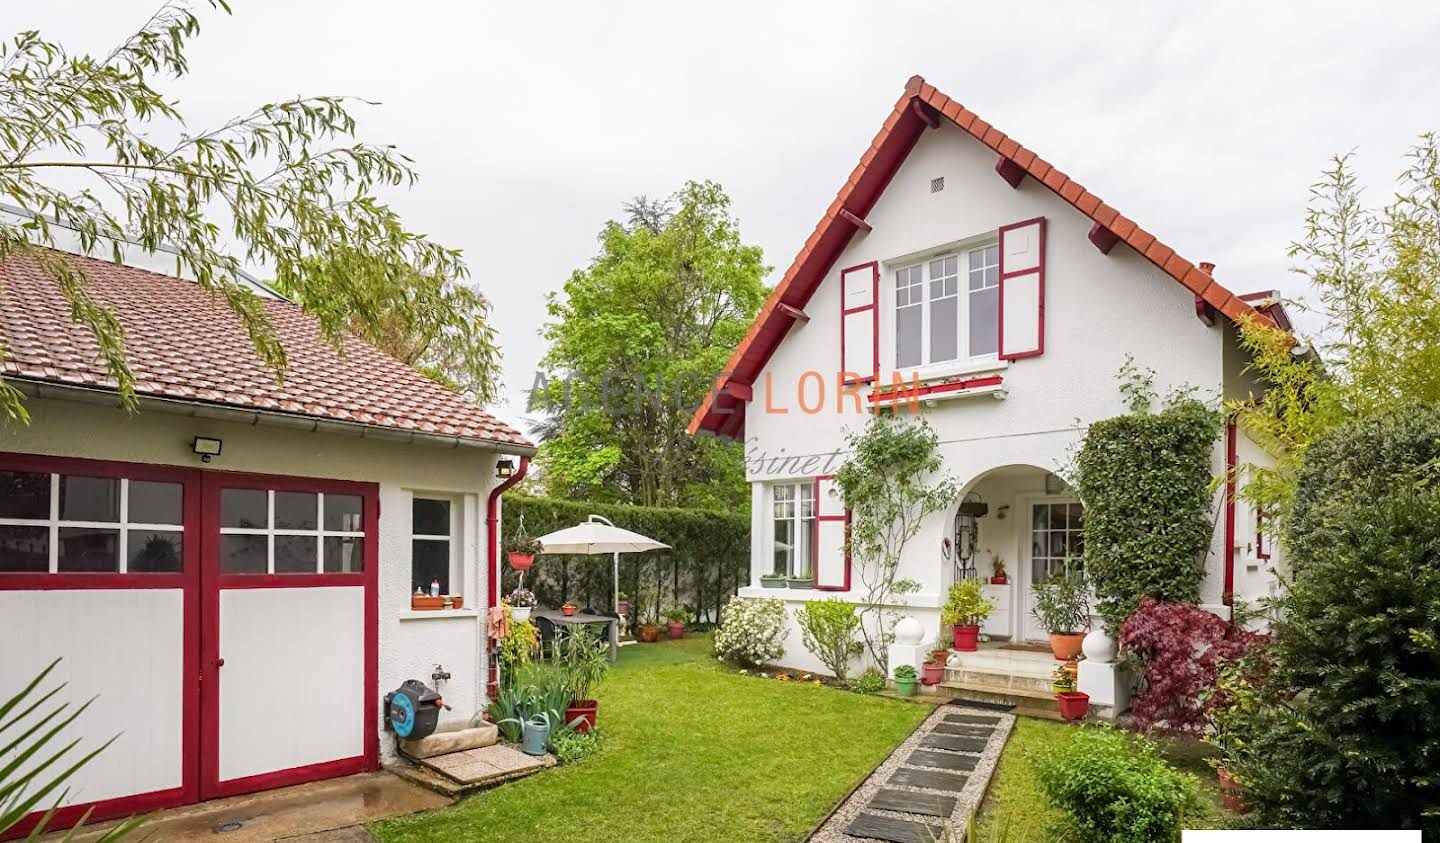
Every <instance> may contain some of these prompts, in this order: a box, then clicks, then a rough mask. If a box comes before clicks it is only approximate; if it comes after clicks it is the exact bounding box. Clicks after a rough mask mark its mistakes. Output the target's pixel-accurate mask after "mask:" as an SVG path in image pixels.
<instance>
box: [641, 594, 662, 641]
mask: <svg viewBox="0 0 1440 843" xmlns="http://www.w3.org/2000/svg"><path fill="white" fill-rule="evenodd" d="M635 615H636V618H635V619H636V620H637V621H639V622H640V625H639V626H637V627H636V628H635V637H636V638H637V639H639V640H640V641H641V643H644V644H654V643H655V642H656V641H659V640H660V591H659V589H657V588H655V587H654V586H646V587H645V588H642V589H641V590H640V595H639V598H638V599H637V600H636V601H635Z"/></svg>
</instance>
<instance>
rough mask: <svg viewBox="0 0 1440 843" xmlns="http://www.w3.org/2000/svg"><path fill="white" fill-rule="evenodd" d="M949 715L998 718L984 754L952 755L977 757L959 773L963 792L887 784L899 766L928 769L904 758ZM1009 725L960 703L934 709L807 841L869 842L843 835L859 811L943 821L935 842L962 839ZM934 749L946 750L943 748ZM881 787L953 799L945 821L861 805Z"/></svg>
mask: <svg viewBox="0 0 1440 843" xmlns="http://www.w3.org/2000/svg"><path fill="white" fill-rule="evenodd" d="M952 714H968V715H976V716H980V717H998V718H999V722H998V723H996V724H995V725H994V731H993V732H991V733H990V737H989V740H988V741H987V742H986V744H985V749H984V751H982V752H980V753H965V752H962V753H955V754H957V755H967V756H970V757H972V758H976V759H977V761H976V764H975V769H974V770H972V771H970V772H968V773H964V774H963V775H966V776H967V777H968V778H967V779H966V781H965V786H964V789H963V790H961V791H960V792H959V793H958V794H957V793H954V792H946V791H938V790H928V789H925V788H919V787H907V786H904V785H897V784H893V783H891V782H890V776H891V775H892V774H893V773H894V772H895V771H896V770H898V769H900V768H902V767H908V768H911V769H922V770H924V769H930V768H922V767H915V766H914V765H912V764H908V763H906V759H908V758H909V757H910V753H912V752H914V751H915V750H916V749H919V748H921V747H920V744H921V742H922V741H924V740H925V737H926V736H927V735H929V734H930V733H931V732H933V731H934V730H935V726H936V725H937V724H939V723H943V722H945V717H946V716H947V715H952ZM1014 725H1015V716H1014V715H1013V714H1006V713H1003V712H999V711H994V710H991V709H980V708H969V707H965V706H960V705H942V706H937V707H936V708H935V711H934V713H932V714H931V715H930V716H929V717H928V718H926V719H925V722H923V723H921V724H920V727H919V728H917V729H916V730H915V732H914V733H913V734H911V735H910V737H908V738H906V739H905V742H904V743H902V744H900V746H898V747H896V748H895V751H894V752H892V753H890V757H889V758H887V759H885V760H884V761H883V762H882V763H881V764H880V766H879V767H876V768H875V770H874V771H873V772H872V773H871V774H870V777H869V778H867V779H866V780H865V781H864V783H862V784H861V785H860V787H858V788H856V790H855V792H854V793H852V794H850V798H849V799H847V800H845V803H844V804H843V805H841V806H840V807H839V808H837V809H835V813H833V814H831V815H830V818H829V819H828V820H826V821H825V824H824V825H822V826H821V827H820V829H819V830H818V831H816V832H815V833H814V834H813V835H811V837H810V840H811V841H812V842H813V843H860V841H866V840H871V838H867V837H854V836H852V835H849V834H846V833H845V829H846V828H847V827H848V826H849V825H850V824H851V823H852V822H853V821H854V820H855V818H856V817H858V816H859V815H860V814H862V813H866V814H876V815H879V816H883V817H891V818H893V819H898V820H909V821H911V822H917V823H925V824H941V823H942V822H943V824H944V826H945V828H946V829H947V830H948V832H949V837H948V838H946V837H941V838H940V840H941V841H945V840H951V841H961V840H964V839H965V826H966V824H967V823H968V822H969V819H970V817H971V815H972V814H974V812H975V811H976V809H977V808H978V807H979V805H980V800H982V799H983V798H984V797H985V788H986V787H987V786H988V785H989V784H990V776H991V775H993V774H994V772H995V765H996V764H997V763H998V762H999V760H1000V753H1001V751H1003V750H1004V748H1005V741H1006V740H1008V739H1009V737H1010V730H1011V729H1012V728H1013V727H1014ZM927 749H928V747H927ZM936 751H937V752H947V751H948V750H936ZM945 772H953V771H945ZM882 788H884V789H888V790H909V791H914V792H916V793H935V794H943V795H946V796H953V797H955V809H954V810H953V811H952V812H951V813H950V817H949V818H948V819H947V820H942V819H941V818H938V817H927V816H922V815H918V814H907V813H898V812H895V811H881V810H877V809H874V808H867V807H866V806H867V805H869V803H870V800H871V798H872V797H874V796H875V794H876V792H878V791H879V790H881V789H882Z"/></svg>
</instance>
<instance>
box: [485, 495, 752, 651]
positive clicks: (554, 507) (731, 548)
mask: <svg viewBox="0 0 1440 843" xmlns="http://www.w3.org/2000/svg"><path fill="white" fill-rule="evenodd" d="M503 503H504V514H503V516H502V521H503V524H502V527H501V529H502V533H503V538H504V539H506V540H509V539H510V538H512V537H513V536H514V535H515V533H516V531H517V530H518V529H519V527H520V523H521V518H522V517H523V518H524V524H525V533H526V534H527V535H529V536H531V537H539V536H543V535H545V534H546V533H550V532H553V531H555V530H560V529H564V528H565V527H573V526H575V525H576V524H580V523H582V522H583V521H585V520H586V518H588V517H589V516H590V515H600V516H603V517H605V518H608V519H610V520H611V521H613V522H615V526H617V527H623V528H624V529H626V530H634V531H635V532H637V533H641V534H643V535H646V536H649V537H650V538H652V539H655V540H656V541H659V542H664V543H665V544H668V545H670V547H671V549H670V550H659V551H650V552H648V553H622V554H620V591H622V592H624V593H625V594H627V595H629V596H630V602H631V605H632V611H635V610H636V609H638V608H639V606H638V605H637V602H638V601H640V600H642V599H643V598H644V597H646V596H648V595H650V594H652V593H653V594H657V595H658V602H659V608H660V611H661V612H662V613H663V612H664V611H665V610H667V609H670V608H674V607H685V608H687V610H688V613H689V615H690V618H691V622H692V623H701V624H706V623H715V622H716V621H717V620H718V619H719V616H720V607H721V606H722V605H724V603H725V601H726V600H729V599H730V597H732V596H733V595H734V594H735V591H736V589H738V588H739V587H740V586H742V585H745V584H747V583H748V582H749V580H750V518H749V515H748V514H745V515H736V514H732V513H728V512H713V511H707V510H700V509H664V508H659V507H647V506H617V505H613V504H596V503H586V502H584V501H567V500H558V499H555V498H539V497H527V496H524V495H505V497H504V499H503ZM612 571H613V566H612V563H611V558H610V556H609V555H608V554H606V555H597V556H569V555H566V556H550V555H542V556H539V557H537V558H536V560H535V566H534V567H533V568H531V569H530V572H529V573H527V574H526V576H525V585H526V586H527V587H528V588H530V589H531V590H533V591H534V592H535V596H536V597H537V598H538V599H539V601H540V605H542V606H559V605H561V604H562V603H564V602H565V601H567V600H569V601H570V602H572V603H574V604H575V605H577V606H582V607H583V606H593V607H594V608H596V609H604V608H607V607H608V606H609V605H610V595H611V593H612V591H611V589H612V588H613V586H614V582H613V574H612ZM518 582H519V576H518V574H517V573H516V572H515V571H513V570H510V568H509V566H508V565H506V566H505V574H504V577H503V578H502V588H503V591H502V592H501V593H502V594H508V593H509V592H510V590H511V589H513V588H514V587H515V586H516V585H517V584H518ZM647 602H648V601H647ZM649 614H650V612H649V610H648V609H647V611H646V615H647V616H648V615H649Z"/></svg>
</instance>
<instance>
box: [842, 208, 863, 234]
mask: <svg viewBox="0 0 1440 843" xmlns="http://www.w3.org/2000/svg"><path fill="white" fill-rule="evenodd" d="M840 219H842V220H845V221H846V222H848V223H850V224H851V225H853V226H855V228H856V229H858V230H859V231H865V232H869V231H870V223H868V222H866V221H865V220H863V219H861V218H860V217H859V216H858V215H857V214H855V213H853V212H851V211H849V210H847V209H845V208H841V209H840Z"/></svg>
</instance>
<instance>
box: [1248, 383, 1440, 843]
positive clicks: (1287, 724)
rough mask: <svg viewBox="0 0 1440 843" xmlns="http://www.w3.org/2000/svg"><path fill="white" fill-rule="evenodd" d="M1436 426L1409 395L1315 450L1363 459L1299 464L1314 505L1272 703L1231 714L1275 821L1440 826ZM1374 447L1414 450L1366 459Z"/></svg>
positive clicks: (1254, 798) (1431, 831)
mask: <svg viewBox="0 0 1440 843" xmlns="http://www.w3.org/2000/svg"><path fill="white" fill-rule="evenodd" d="M1436 439H1440V413H1436V412H1435V411H1434V410H1433V409H1432V408H1420V407H1408V408H1402V409H1401V410H1399V411H1396V413H1395V414H1392V415H1390V416H1389V417H1386V418H1378V419H1374V420H1368V421H1364V422H1356V423H1352V424H1349V425H1346V426H1343V427H1341V428H1338V429H1337V430H1335V431H1333V432H1332V433H1330V434H1327V435H1326V437H1324V438H1322V439H1321V440H1320V441H1318V442H1316V444H1315V445H1313V446H1312V447H1311V448H1310V451H1309V453H1308V454H1307V457H1306V459H1307V461H1308V460H1313V459H1325V460H1334V461H1337V462H1341V463H1344V464H1346V465H1348V466H1349V467H1348V468H1344V469H1340V470H1332V469H1333V468H1334V466H1326V467H1315V468H1313V469H1311V468H1309V467H1308V466H1307V468H1306V470H1304V471H1302V473H1301V475H1300V477H1299V480H1298V485H1297V487H1296V493H1295V496H1296V502H1297V509H1298V508H1299V503H1300V501H1302V500H1303V501H1304V502H1305V510H1306V511H1305V512H1304V513H1303V514H1301V513H1297V516H1296V517H1295V518H1293V519H1292V520H1291V521H1290V522H1289V525H1288V527H1289V534H1288V539H1289V542H1288V546H1289V548H1290V549H1291V551H1292V554H1293V556H1294V557H1298V558H1299V559H1300V560H1301V564H1299V565H1298V566H1297V568H1296V570H1295V572H1294V576H1293V581H1292V583H1291V585H1290V588H1289V590H1288V593H1287V594H1286V596H1285V598H1284V602H1283V605H1282V608H1283V611H1282V612H1281V613H1280V619H1279V620H1278V621H1277V622H1276V624H1275V643H1274V645H1273V647H1272V648H1270V650H1269V653H1268V655H1269V656H1270V657H1271V658H1272V659H1273V660H1274V663H1275V666H1274V670H1273V672H1272V673H1271V674H1270V676H1269V679H1268V681H1267V682H1266V684H1265V687H1264V689H1263V690H1264V694H1263V696H1262V699H1261V704H1259V705H1254V704H1252V707H1251V710H1247V711H1244V712H1241V713H1242V714H1243V715H1244V716H1243V717H1231V718H1229V722H1228V731H1229V733H1230V735H1229V737H1233V739H1232V740H1229V741H1227V743H1228V744H1229V747H1230V748H1229V750H1228V752H1229V757H1227V759H1226V764H1227V767H1230V768H1233V771H1234V772H1235V773H1236V774H1237V776H1238V777H1239V779H1240V780H1241V782H1242V784H1243V785H1244V786H1245V787H1246V788H1247V790H1248V791H1249V797H1248V798H1249V801H1250V803H1251V804H1252V805H1253V806H1254V808H1255V813H1256V817H1257V820H1258V821H1260V822H1262V823H1265V824H1268V825H1275V826H1283V827H1292V826H1305V827H1320V828H1350V829H1353V828H1410V829H1415V828H1420V829H1423V830H1424V831H1425V833H1426V836H1427V838H1428V837H1430V836H1433V835H1437V834H1440V784H1437V783H1440V729H1437V728H1436V723H1440V641H1437V624H1440V621H1437V618H1440V488H1437V487H1436V486H1434V485H1431V483H1429V482H1427V481H1426V480H1425V475H1426V474H1428V473H1430V472H1431V471H1432V470H1433V467H1427V465H1428V463H1429V461H1430V459H1431V456H1430V454H1431V452H1432V450H1433V447H1426V446H1424V445H1423V444H1421V443H1423V442H1425V441H1427V440H1429V441H1434V440H1436ZM1340 440H1344V441H1340ZM1366 448H1375V449H1378V450H1379V451H1381V452H1385V451H1391V452H1392V453H1399V454H1408V455H1409V456H1408V460H1409V462H1408V463H1407V462H1405V461H1402V460H1399V459H1397V458H1395V457H1393V456H1381V455H1379V454H1377V455H1375V456H1374V457H1372V458H1370V461H1369V462H1367V461H1366V459H1365V458H1364V457H1362V455H1361V451H1362V449H1366ZM1367 466H1368V467H1367ZM1375 466H1382V467H1383V469H1375V468H1374V467H1375ZM1375 470H1383V471H1387V472H1392V474H1391V475H1390V480H1389V482H1388V483H1387V482H1386V481H1385V479H1384V477H1383V476H1381V475H1379V474H1375V473H1373V472H1374V471H1375ZM1346 477H1349V478H1351V479H1352V481H1353V484H1349V483H1347V481H1346V480H1345V478H1346Z"/></svg>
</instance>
